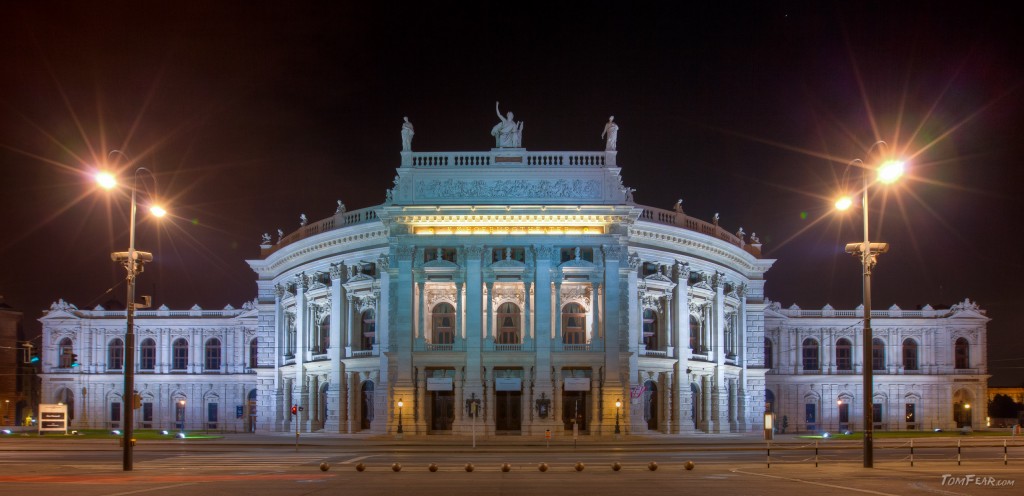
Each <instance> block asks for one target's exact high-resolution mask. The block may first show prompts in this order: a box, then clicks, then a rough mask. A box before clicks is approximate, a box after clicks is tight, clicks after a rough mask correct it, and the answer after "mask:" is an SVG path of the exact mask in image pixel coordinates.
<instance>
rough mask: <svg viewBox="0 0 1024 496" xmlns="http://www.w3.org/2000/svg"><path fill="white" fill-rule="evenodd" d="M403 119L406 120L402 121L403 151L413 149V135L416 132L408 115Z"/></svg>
mask: <svg viewBox="0 0 1024 496" xmlns="http://www.w3.org/2000/svg"><path fill="white" fill-rule="evenodd" d="M402 120H404V121H405V122H403V123H402V151H403V152H409V151H412V136H413V135H414V134H416V131H415V130H414V129H413V127H412V123H411V122H409V118H408V117H402Z"/></svg>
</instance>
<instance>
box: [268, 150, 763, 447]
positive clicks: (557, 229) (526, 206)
mask: <svg viewBox="0 0 1024 496" xmlns="http://www.w3.org/2000/svg"><path fill="white" fill-rule="evenodd" d="M615 154H616V152H614V151H611V152H529V151H526V150H524V149H508V148H505V149H493V150H491V151H489V152H452V153H444V152H440V153H414V152H403V153H402V165H401V167H399V168H398V170H397V176H396V178H395V185H394V188H393V189H391V190H389V191H388V192H387V200H386V201H385V203H384V204H383V205H380V206H377V207H373V208H369V209H364V210H359V211H353V212H345V211H343V210H339V212H338V213H337V214H336V215H335V216H333V217H331V218H328V219H324V220H322V221H319V222H315V223H311V224H309V225H306V226H303V227H302V228H301V229H300V230H299V231H297V232H295V233H292V234H290V235H288V236H286V237H284V238H283V239H280V240H278V242H277V243H276V244H270V243H269V242H268V243H266V244H264V245H263V252H262V257H261V258H260V259H259V260H251V261H249V263H250V265H251V266H252V268H253V270H255V271H256V273H257V274H258V286H259V297H258V305H257V306H258V309H259V325H258V331H257V332H258V335H259V343H260V352H259V367H258V368H257V369H256V372H257V375H258V377H259V381H258V382H259V393H258V397H259V408H260V410H259V416H260V417H261V418H266V419H268V420H269V419H273V421H272V422H269V421H268V422H261V423H260V425H262V426H267V427H269V426H271V425H273V428H274V429H275V430H293V429H295V425H294V424H293V422H299V426H298V427H299V430H302V431H307V430H314V431H315V430H321V429H322V430H325V431H328V432H345V433H351V432H364V431H368V432H376V433H385V432H388V433H391V432H397V431H398V427H399V425H400V424H401V426H402V431H403V433H415V434H445V433H469V432H470V430H471V429H473V428H474V423H475V424H476V429H478V432H482V433H488V434H493V433H512V434H515V433H519V434H524V435H526V434H537V433H544V432H545V431H547V430H551V431H552V432H554V433H558V432H565V431H572V430H573V429H574V428H575V429H578V430H579V431H580V432H581V433H583V434H610V433H612V432H613V430H614V428H615V422H616V417H617V416H618V418H619V423H620V428H621V429H622V430H623V431H624V432H630V433H645V432H651V433H657V432H661V433H677V432H694V431H704V432H736V431H746V430H751V429H754V428H759V425H760V424H759V419H760V416H761V414H762V412H763V408H764V402H763V399H762V398H763V397H764V373H765V370H764V369H763V359H764V356H763V346H762V344H761V343H763V340H764V324H763V322H764V303H763V302H764V292H763V289H764V278H763V276H764V273H765V272H766V271H767V270H768V269H769V268H770V267H771V264H772V261H771V260H764V259H761V258H760V245H758V244H747V243H746V241H745V240H744V239H743V238H741V237H738V236H736V235H733V234H730V233H728V232H727V231H725V230H724V229H722V228H720V227H719V226H717V225H716V224H712V223H707V222H704V221H701V220H698V219H694V218H692V217H688V216H686V215H685V214H684V213H683V212H682V210H681V209H677V210H676V211H666V210H660V209H653V208H649V207H643V206H640V205H636V204H635V203H634V202H633V201H632V191H633V190H632V189H629V188H626V187H624V186H623V185H622V183H621V180H620V177H619V168H618V167H617V166H616V164H615V158H616V156H615ZM739 234H740V236H742V233H739ZM752 241H755V243H756V240H752ZM264 343H266V345H264ZM617 402H620V403H621V407H619V408H617V407H616V403H617ZM399 404H401V406H399ZM291 405H297V406H300V407H302V408H301V411H300V412H299V415H298V416H293V415H292V414H291V412H290V409H291ZM617 414H618V415H617ZM296 417H297V418H296Z"/></svg>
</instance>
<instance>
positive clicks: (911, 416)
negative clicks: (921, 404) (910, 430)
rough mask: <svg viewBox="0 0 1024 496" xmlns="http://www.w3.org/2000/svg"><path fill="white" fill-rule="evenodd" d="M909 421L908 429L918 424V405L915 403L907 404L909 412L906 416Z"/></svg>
mask: <svg viewBox="0 0 1024 496" xmlns="http://www.w3.org/2000/svg"><path fill="white" fill-rule="evenodd" d="M905 418H906V420H907V427H910V426H911V425H912V424H916V423H917V405H915V404H913V403H907V411H906V414H905Z"/></svg>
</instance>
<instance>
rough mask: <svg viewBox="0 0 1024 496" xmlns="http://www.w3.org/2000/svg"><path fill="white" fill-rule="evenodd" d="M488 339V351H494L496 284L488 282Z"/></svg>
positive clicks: (486, 344)
mask: <svg viewBox="0 0 1024 496" xmlns="http://www.w3.org/2000/svg"><path fill="white" fill-rule="evenodd" d="M486 284H487V315H486V317H485V319H486V320H487V323H486V324H487V338H486V343H485V345H484V346H485V347H486V349H494V282H492V281H487V283H486Z"/></svg>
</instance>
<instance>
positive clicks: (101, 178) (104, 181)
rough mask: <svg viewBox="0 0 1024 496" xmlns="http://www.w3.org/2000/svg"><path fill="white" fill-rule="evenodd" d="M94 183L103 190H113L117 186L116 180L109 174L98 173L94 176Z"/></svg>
mask: <svg viewBox="0 0 1024 496" xmlns="http://www.w3.org/2000/svg"><path fill="white" fill-rule="evenodd" d="M96 183H97V184H99V185H100V187H101V188H103V189H113V188H114V186H117V178H115V177H114V175H113V174H111V173H109V172H99V173H97V174H96Z"/></svg>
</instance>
